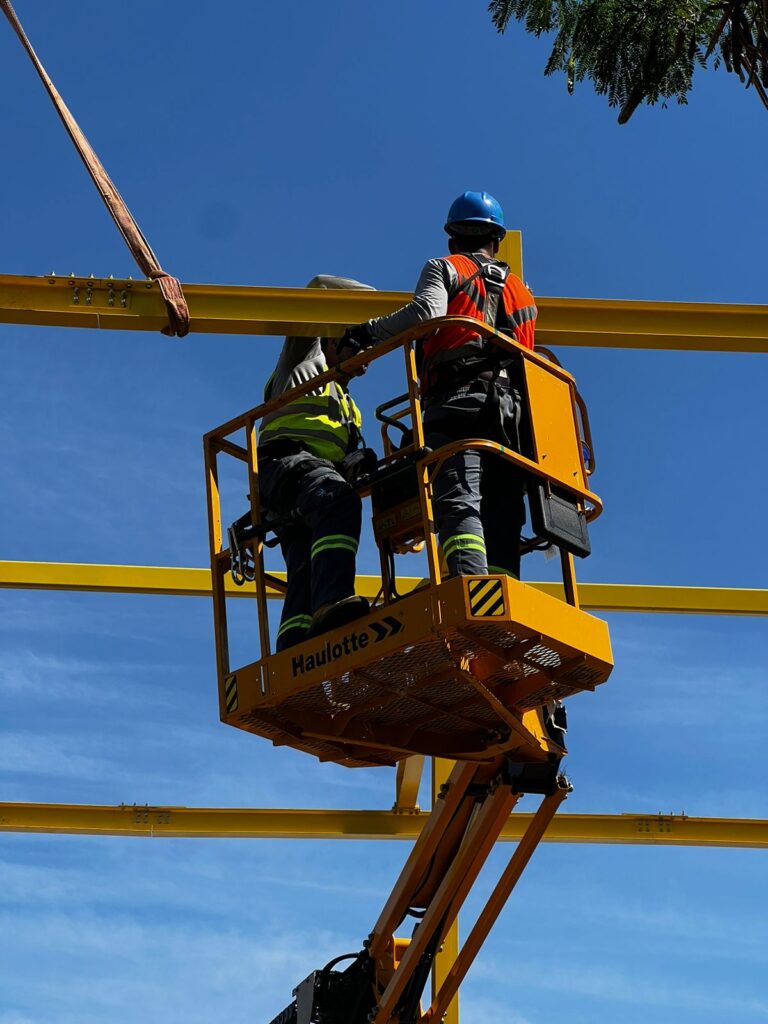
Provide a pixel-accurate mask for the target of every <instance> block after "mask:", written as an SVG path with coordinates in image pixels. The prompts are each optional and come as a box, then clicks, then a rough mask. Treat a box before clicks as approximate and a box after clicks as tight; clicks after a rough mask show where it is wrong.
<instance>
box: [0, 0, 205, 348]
mask: <svg viewBox="0 0 768 1024" xmlns="http://www.w3.org/2000/svg"><path fill="white" fill-rule="evenodd" d="M0 10H2V12H3V14H5V16H6V18H7V19H8V21H9V22H10V24H11V27H12V28H13V30H14V32H15V33H16V35H17V36H18V37H19V39H20V40H21V43H22V46H23V47H24V49H25V50H26V51H27V54H28V55H29V58H30V60H31V61H32V63H33V64H34V66H35V70H36V71H37V73H38V75H39V76H40V79H41V80H42V83H43V85H44V86H45V88H46V90H47V92H48V95H49V96H50V97H51V100H52V101H53V104H54V106H55V108H56V111H57V113H58V115H59V117H60V118H61V120H62V121H63V122H64V127H65V128H66V129H67V132H68V133H69V136H70V138H71V139H72V141H73V142H74V144H75V147H76V149H77V151H78V153H79V154H80V157H81V158H82V161H83V163H84V164H85V166H86V168H87V170H88V173H89V174H90V176H91V178H92V179H93V183H94V184H95V186H96V188H97V189H98V191H99V194H100V196H101V198H102V199H103V200H104V203H105V204H106V207H107V209H108V210H109V212H110V214H111V215H112V219H113V220H114V222H115V224H116V225H117V228H118V230H119V232H120V234H121V235H122V236H123V238H124V239H125V241H126V244H127V245H128V248H129V249H130V250H131V253H132V255H133V258H134V259H135V260H136V262H137V263H138V265H139V267H140V269H141V271H142V273H143V274H145V275H146V276H147V277H148V278H151V279H152V280H153V281H157V283H158V286H159V288H160V293H161V294H162V296H163V300H164V302H165V305H166V309H167V310H168V326H167V327H164V328H163V334H167V335H170V336H172V337H173V336H174V335H175V336H176V337H179V338H183V337H184V335H185V334H188V333H189V309H188V307H187V302H186V299H185V298H184V293H183V291H182V288H181V283H180V282H179V280H178V279H177V278H175V277H172V276H171V275H170V274H167V273H166V272H165V271H164V270H163V268H162V267H161V266H160V263H159V261H158V259H157V256H155V254H154V252H153V251H152V248H151V246H150V244H149V242H148V241H147V240H146V238H145V237H144V235H143V234H142V231H141V228H140V227H139V225H138V224H137V223H136V221H135V220H134V218H133V216H132V215H131V212H130V210H129V209H128V207H127V206H126V204H125V201H124V200H123V198H122V196H121V195H120V193H119V192H118V191H117V189H116V188H115V185H114V183H113V182H112V179H111V178H110V177H109V175H108V174H107V172H106V170H105V169H104V165H103V164H102V163H101V161H100V160H99V158H98V156H97V155H96V153H95V151H94V149H93V147H92V146H91V144H90V143H89V142H88V139H86V137H85V135H84V134H83V132H82V130H81V128H80V126H79V125H78V123H77V121H76V120H75V118H74V117H73V116H72V113H71V112H70V110H69V108H68V107H67V105H66V103H65V102H64V100H63V99H62V98H61V96H60V95H59V93H58V91H57V89H56V87H55V86H54V84H53V82H52V81H51V79H50V78H49V77H48V74H47V72H46V70H45V68H44V67H43V65H42V64H41V63H40V60H39V58H38V56H37V54H36V53H35V51H34V50H33V48H32V44H31V43H30V41H29V39H28V38H27V35H26V33H25V32H24V29H23V28H22V25H21V22H20V21H19V19H18V16H17V15H16V12H15V11H14V9H13V5H12V4H11V2H10V0H0Z"/></svg>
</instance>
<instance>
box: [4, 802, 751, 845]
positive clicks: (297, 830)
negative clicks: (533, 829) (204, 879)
mask: <svg viewBox="0 0 768 1024" xmlns="http://www.w3.org/2000/svg"><path fill="white" fill-rule="evenodd" d="M427 817H428V814H427V813H426V812H422V813H420V814H396V813H394V812H393V811H347V810H299V809H296V810H272V809H240V808H237V809H236V808H226V809H225V808H210V807H152V806H145V805H142V806H136V805H133V806H129V805H120V806H119V807H102V806H90V805H81V804H23V803H0V831H2V832H47V833H66V834H68V835H102V836H103V835H109V836H139V837H141V836H144V837H157V838H160V837H165V838H172V837H181V838H190V839H376V840H379V839H411V840H412V839H415V838H416V836H417V835H418V834H419V832H420V831H421V829H422V827H423V825H424V822H425V821H426V820H427ZM530 818H531V815H530V814H513V815H512V816H511V817H510V819H509V821H508V823H507V825H506V826H505V828H504V831H503V833H502V836H501V838H502V839H503V840H506V841H513V842H514V841H516V840H518V839H519V838H520V836H521V835H522V833H523V831H524V830H525V828H526V826H527V825H528V822H529V821H530ZM544 842H547V843H620V844H639V845H646V844H651V845H654V844H655V845H664V846H745V847H746V846H750V847H755V848H768V821H763V820H758V819H752V818H689V817H687V816H686V815H678V814H660V815H656V814H650V815H648V814H561V815H558V816H557V817H556V818H555V819H554V821H553V822H552V824H551V825H550V827H549V829H548V831H547V833H546V835H545V837H544Z"/></svg>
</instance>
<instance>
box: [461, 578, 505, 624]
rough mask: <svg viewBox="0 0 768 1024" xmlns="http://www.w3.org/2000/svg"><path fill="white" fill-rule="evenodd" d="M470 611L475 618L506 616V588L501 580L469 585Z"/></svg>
mask: <svg viewBox="0 0 768 1024" xmlns="http://www.w3.org/2000/svg"><path fill="white" fill-rule="evenodd" d="M467 587H468V593H469V611H470V613H471V615H472V617H473V618H476V619H482V618H485V617H486V616H494V615H505V614H506V611H507V608H506V604H505V601H504V587H503V584H502V581H501V580H489V579H478V580H469V581H468V583H467Z"/></svg>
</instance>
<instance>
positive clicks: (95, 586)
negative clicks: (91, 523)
mask: <svg viewBox="0 0 768 1024" xmlns="http://www.w3.org/2000/svg"><path fill="white" fill-rule="evenodd" d="M274 575H275V576H277V577H278V578H280V579H285V573H280V572H276V573H275V574H274ZM380 582H381V581H380V580H379V577H378V576H358V577H357V592H358V593H359V594H361V595H362V596H364V597H368V598H373V597H374V596H375V595H376V593H377V591H378V589H379V586H380ZM420 582H421V580H420V579H419V578H418V577H415V576H410V577H404V578H402V579H400V580H399V581H398V587H399V589H400V592H401V593H403V594H406V593H409V592H410V591H411V590H413V589H414V587H416V586H418V584H419V583H420ZM531 586H534V587H537V588H538V589H539V590H543V591H544V592H545V593H547V594H553V595H555V596H561V595H562V587H561V586H560V585H559V584H555V583H532V584H531ZM2 588H6V589H15V590H90V591H100V592H104V593H115V594H120V593H123V594H174V595H176V596H178V597H210V595H211V573H210V570H209V569H172V568H165V567H163V566H159V565H89V564H85V563H79V562H10V561H0V589H2ZM227 594H228V596H231V597H251V598H252V597H254V589H253V585H250V584H247V585H246V586H244V587H236V586H235V585H234V584H233V583H232V581H231V579H229V578H227ZM269 596H270V597H273V598H278V597H280V596H281V595H280V594H278V592H277V591H270V592H269ZM579 597H580V600H581V605H582V607H583V608H585V609H588V610H590V611H601V612H679V613H681V614H682V613H687V614H711V615H768V590H757V589H753V590H749V589H737V588H729V587H652V586H633V585H631V584H621V583H581V584H579Z"/></svg>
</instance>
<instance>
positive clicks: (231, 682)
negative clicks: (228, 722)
mask: <svg viewBox="0 0 768 1024" xmlns="http://www.w3.org/2000/svg"><path fill="white" fill-rule="evenodd" d="M224 704H225V706H226V709H227V714H228V715H231V714H232V712H233V711H237V676H227V678H226V679H225V680H224Z"/></svg>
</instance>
